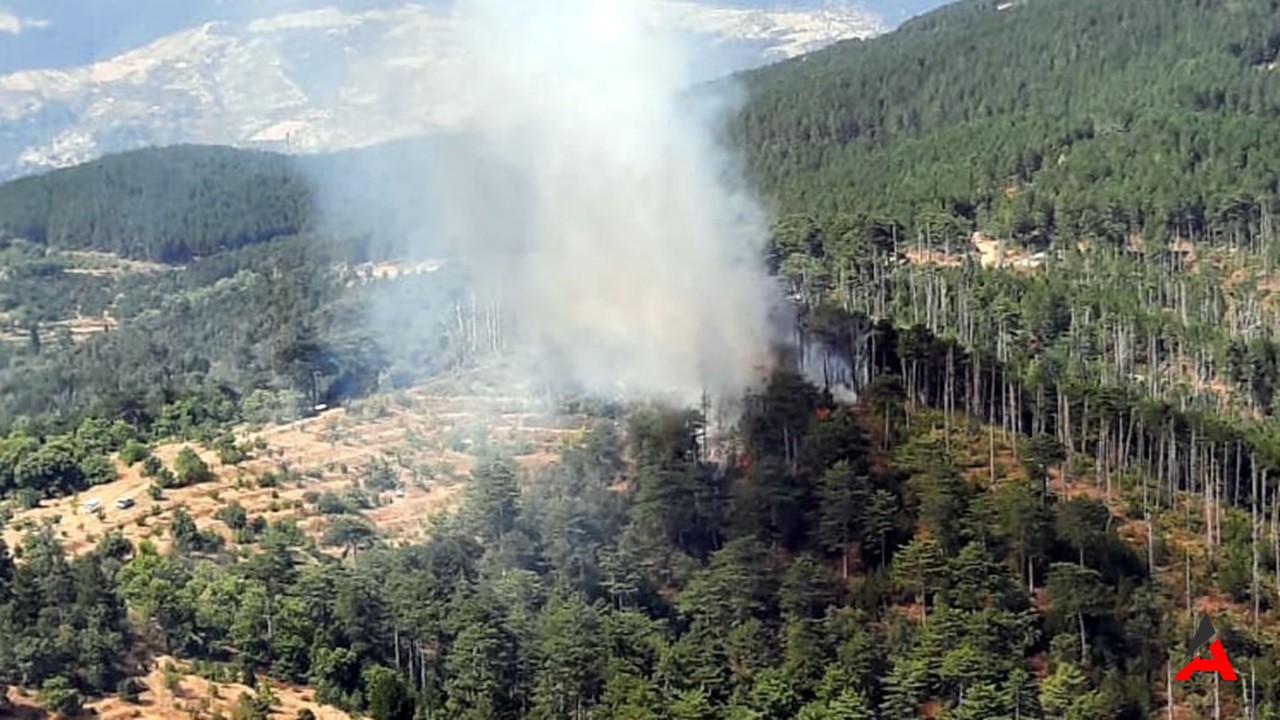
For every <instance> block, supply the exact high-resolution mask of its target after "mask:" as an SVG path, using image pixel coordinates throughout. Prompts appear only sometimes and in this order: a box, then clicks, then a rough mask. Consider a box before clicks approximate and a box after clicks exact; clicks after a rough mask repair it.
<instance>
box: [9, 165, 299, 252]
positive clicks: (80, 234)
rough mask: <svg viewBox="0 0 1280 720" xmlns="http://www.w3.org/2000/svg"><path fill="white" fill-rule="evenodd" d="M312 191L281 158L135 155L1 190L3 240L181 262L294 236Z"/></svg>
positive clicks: (18, 182) (293, 167) (295, 168)
mask: <svg viewBox="0 0 1280 720" xmlns="http://www.w3.org/2000/svg"><path fill="white" fill-rule="evenodd" d="M312 194H313V191H312V188H311V186H310V185H309V184H308V182H307V180H306V178H305V177H304V176H303V174H302V172H301V171H300V170H299V169H298V168H297V167H296V166H295V165H294V162H293V161H292V160H290V159H289V158H286V157H284V156H281V155H274V154H269V153H256V152H247V151H238V150H231V149H228V148H219V147H198V146H189V147H175V148H165V149H150V150H139V151H136V152H131V153H124V154H120V155H114V156H111V157H109V158H105V159H102V160H97V161H95V162H91V163H87V164H84V165H79V166H77V167H74V168H70V169H66V170H61V171H57V172H52V173H46V174H43V175H38V176H34V177H28V178H22V179H20V180H16V181H13V182H9V183H5V184H3V185H0V237H4V236H6V235H7V236H9V237H16V238H21V239H24V240H29V241H32V242H36V243H40V244H42V245H46V246H48V247H51V248H55V249H64V250H97V251H100V252H109V253H115V254H118V255H121V256H123V257H127V258H138V259H145V260H155V261H158V262H164V263H184V262H188V261H190V260H191V259H193V258H194V257H197V256H208V255H212V254H215V253H218V252H223V251H227V250H234V249H236V248H239V247H242V246H244V245H250V244H254V243H260V242H264V241H266V240H270V239H272V238H275V237H281V236H288V235H296V234H298V233H299V232H301V231H303V230H304V228H305V227H306V226H307V224H308V223H309V222H311V220H312V219H313V217H314V214H315V208H314V203H313V198H312Z"/></svg>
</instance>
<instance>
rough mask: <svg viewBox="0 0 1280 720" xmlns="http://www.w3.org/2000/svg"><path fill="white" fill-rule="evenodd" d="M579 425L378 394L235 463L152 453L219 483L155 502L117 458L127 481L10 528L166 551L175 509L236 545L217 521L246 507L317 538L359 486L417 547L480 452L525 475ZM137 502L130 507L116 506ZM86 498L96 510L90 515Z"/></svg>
mask: <svg viewBox="0 0 1280 720" xmlns="http://www.w3.org/2000/svg"><path fill="white" fill-rule="evenodd" d="M586 424H587V419H586V418H585V417H583V416H564V415H549V414H544V413H539V412H536V411H535V410H534V409H533V404H532V403H531V402H530V401H527V400H525V399H521V398H511V397H500V396H490V395H466V396H456V395H453V396H451V395H442V394H431V393H430V392H429V391H427V390H419V391H416V392H408V393H402V394H400V395H398V396H395V397H378V398H374V399H372V400H370V401H367V402H365V403H362V404H361V405H359V406H357V407H355V408H353V409H351V410H348V409H346V408H339V409H334V410H329V411H326V412H323V413H321V414H320V415H318V416H316V417H313V418H309V419H306V420H301V421H298V422H294V423H289V424H286V425H279V426H274V427H268V428H265V429H253V428H243V429H242V430H241V431H240V432H238V433H237V434H236V435H237V439H238V440H239V441H240V442H241V443H242V444H244V445H246V446H248V447H250V448H251V457H250V459H248V460H246V461H244V462H241V463H240V464H238V465H227V464H223V463H221V462H220V461H219V458H218V453H217V452H215V451H213V450H210V449H207V448H204V447H202V446H200V445H198V444H195V443H173V444H167V445H163V446H160V447H158V448H156V449H155V450H154V455H155V456H156V457H158V458H159V459H160V460H162V461H163V462H164V464H165V466H166V467H169V468H172V467H173V465H174V459H175V458H176V456H177V455H178V453H179V452H180V451H181V449H182V448H183V447H190V448H191V449H192V450H194V451H196V452H197V453H198V454H199V455H200V457H201V458H202V459H203V460H204V461H205V462H206V463H207V464H208V465H209V468H210V470H211V471H212V472H213V475H214V479H213V480H212V481H209V482H204V483H200V484H197V485H192V486H189V487H185V488H179V489H168V490H165V491H164V492H163V494H162V496H161V497H160V498H159V499H153V498H152V497H151V496H150V495H149V493H148V489H149V488H150V487H151V485H152V483H153V480H152V479H151V478H148V477H145V476H144V475H143V473H142V470H141V467H142V466H141V463H138V464H135V465H133V466H132V467H128V466H125V465H124V463H123V462H121V461H120V460H119V458H116V459H115V462H116V465H117V469H118V470H119V473H120V477H119V479H118V480H116V481H115V482H112V483H109V484H105V485H100V486H97V487H95V488H93V489H91V490H90V491H87V492H85V493H83V494H81V495H78V496H75V497H69V498H63V499H59V500H54V501H46V502H45V503H43V504H42V505H41V506H40V507H38V508H34V509H31V510H25V511H19V512H17V513H16V514H15V516H14V519H13V520H12V521H11V522H10V523H9V524H8V525H7V526H6V528H5V533H4V538H5V541H6V542H7V543H9V545H10V546H11V547H14V546H16V545H17V544H19V543H20V542H21V538H22V536H23V535H24V534H25V533H26V532H28V531H30V530H31V529H33V528H36V527H39V526H40V525H42V524H45V523H48V524H51V525H52V527H53V529H54V531H55V533H56V534H57V535H58V537H59V539H60V540H61V542H62V543H63V544H64V546H65V547H66V548H67V550H68V552H71V553H82V552H86V551H88V550H90V549H92V548H93V547H94V546H95V545H96V544H97V542H98V541H99V540H101V538H102V537H103V536H104V535H106V534H107V533H110V532H112V531H115V530H119V531H120V532H122V533H123V534H124V536H125V537H127V538H128V539H130V540H131V541H134V542H135V543H136V542H140V541H142V540H144V539H145V540H149V541H150V542H151V543H153V544H155V545H156V546H157V548H158V549H160V550H161V551H163V550H165V549H166V548H167V547H168V545H169V544H170V543H171V541H172V536H171V533H170V532H169V526H170V524H171V521H172V515H173V511H174V510H175V509H177V508H179V507H181V508H184V509H185V510H186V512H187V513H189V514H190V515H191V517H192V519H194V520H195V522H196V525H197V526H198V527H199V528H200V529H201V530H212V531H214V532H218V533H219V534H221V535H223V536H224V537H225V538H226V539H227V540H228V542H229V543H230V542H231V541H233V539H234V538H233V535H232V532H231V530H230V528H228V527H227V525H226V524H225V523H224V522H222V521H221V520H219V519H218V518H217V517H216V516H217V514H218V512H219V511H220V510H221V509H223V508H225V507H227V506H229V505H231V504H232V503H238V504H239V505H240V506H241V507H243V508H244V509H245V511H246V513H247V515H248V517H249V518H254V517H257V516H261V517H263V518H264V519H265V520H266V521H268V522H274V521H277V520H294V521H296V522H297V523H298V525H299V527H301V528H302V529H303V530H304V531H306V532H308V533H309V534H311V535H313V536H315V537H317V538H318V537H319V536H320V535H321V534H323V532H324V529H325V528H326V527H327V524H328V522H329V518H328V517H326V516H325V515H323V514H321V513H320V511H319V508H318V507H317V498H318V497H319V496H321V495H323V494H325V493H334V494H336V495H338V496H339V497H344V496H350V494H351V493H352V492H353V490H352V489H353V488H360V489H362V491H363V493H364V495H366V496H367V497H368V498H370V499H371V500H372V501H373V503H374V504H375V506H374V507H371V508H366V509H364V510H363V511H362V512H361V515H363V516H364V517H365V518H367V519H368V520H370V521H371V522H372V523H373V524H374V525H375V526H376V527H377V528H378V529H379V531H380V532H381V534H382V535H383V536H384V537H385V538H386V539H387V540H388V541H390V542H406V541H414V540H421V539H422V538H424V537H425V536H426V533H427V532H429V523H428V521H429V520H430V519H431V517H433V516H434V515H436V514H437V513H440V512H441V511H445V510H448V509H450V508H453V507H455V506H456V503H457V502H458V500H459V499H460V497H461V491H462V488H463V484H464V482H465V480H466V479H467V478H468V477H469V473H470V472H471V470H472V469H473V468H474V466H475V463H476V460H477V456H478V455H479V454H480V453H481V452H482V451H483V449H484V448H500V449H502V450H504V451H507V452H510V453H512V454H514V455H515V456H516V460H517V462H518V463H519V464H520V465H521V466H522V467H525V468H530V469H531V468H535V467H541V466H545V465H547V464H550V463H552V462H554V461H555V460H556V458H557V457H558V452H559V448H560V447H561V445H562V444H563V442H564V441H566V440H568V439H570V438H573V437H575V436H577V435H579V434H580V433H581V431H582V429H583V428H585V426H586ZM378 466H380V467H383V468H386V470H384V475H387V474H389V475H390V476H393V477H394V478H395V480H396V482H397V483H398V485H399V489H385V490H381V491H373V490H370V489H368V485H367V482H366V479H367V478H368V477H369V475H370V474H371V469H372V468H374V467H378ZM124 498H132V499H133V501H134V504H133V506H132V507H129V508H125V509H121V508H119V507H117V502H118V501H120V500H122V499H124ZM90 500H96V501H97V502H98V508H97V509H96V510H92V511H91V510H87V509H85V507H84V506H85V503H87V502H88V501H90Z"/></svg>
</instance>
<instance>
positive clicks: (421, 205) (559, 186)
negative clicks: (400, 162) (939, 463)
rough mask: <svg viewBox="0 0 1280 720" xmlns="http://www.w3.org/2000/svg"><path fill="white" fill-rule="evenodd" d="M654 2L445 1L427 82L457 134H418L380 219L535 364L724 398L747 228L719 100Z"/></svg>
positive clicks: (618, 385)
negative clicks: (460, 271)
mask: <svg viewBox="0 0 1280 720" xmlns="http://www.w3.org/2000/svg"><path fill="white" fill-rule="evenodd" d="M658 10H659V7H658V6H657V5H656V4H655V3H654V2H651V1H649V0H608V1H601V0H457V2H456V4H455V5H454V8H453V14H452V17H451V24H452V26H453V27H452V30H453V36H454V38H455V41H456V42H457V43H458V48H457V52H456V55H455V58H456V61H455V62H453V63H451V65H450V66H449V68H448V69H447V72H446V75H447V80H448V81H449V83H450V90H449V92H448V95H449V97H451V98H453V100H454V102H456V104H457V106H458V107H459V108H462V111H461V113H462V115H463V116H465V117H466V118H467V120H466V121H465V122H464V123H463V127H464V129H465V136H464V137H459V138H454V139H452V140H448V141H446V140H441V139H438V140H436V141H434V142H433V143H432V146H433V147H434V148H435V149H434V150H433V151H431V152H430V153H428V155H429V159H427V160H426V161H425V163H424V166H423V167H421V168H419V169H418V172H417V173H415V174H410V175H409V176H408V177H405V178H404V183H403V184H402V185H401V186H400V187H398V188H396V189H395V190H396V191H395V193H394V194H387V196H386V197H382V198H381V199H380V202H381V203H382V204H383V206H384V207H383V208H382V209H381V210H380V211H379V215H380V222H381V223H382V224H383V225H386V224H387V223H388V222H390V223H392V224H394V225H396V226H397V227H402V228H406V229H407V228H413V229H412V230H411V231H410V232H413V233H416V234H417V235H416V236H418V237H421V236H432V237H431V242H433V243H439V242H443V243H444V244H445V245H446V246H447V247H448V248H449V249H450V250H451V251H452V253H453V254H454V255H455V256H458V257H461V258H462V259H463V260H464V262H465V264H466V266H467V267H468V268H469V269H470V270H471V272H472V274H473V276H474V279H475V281H476V282H477V284H478V286H479V288H480V291H481V292H483V293H485V294H488V295H495V294H496V295H500V296H501V298H502V301H503V302H502V304H503V306H504V307H505V308H507V309H509V311H510V312H514V314H515V317H514V318H510V317H509V318H508V320H509V322H508V323H507V325H508V326H509V327H514V328H516V329H517V330H518V334H519V336H520V337H519V338H518V340H519V344H520V345H521V346H522V347H523V348H524V349H525V356H526V357H532V358H536V359H537V363H538V364H539V365H540V367H539V368H538V370H539V371H540V372H542V373H548V372H549V373H553V374H555V376H556V377H557V378H559V379H560V380H562V381H569V382H570V384H572V385H576V386H578V387H579V388H581V389H585V390H589V391H596V392H603V393H607V394H609V395H614V396H616V395H619V394H621V395H623V396H625V397H628V398H630V399H646V400H649V399H669V400H673V401H676V402H679V403H682V404H686V403H694V402H696V401H697V400H698V399H699V398H700V397H701V396H702V394H703V392H704V391H705V392H708V393H710V394H711V395H713V396H716V397H721V398H726V399H727V398H731V397H735V396H737V395H740V394H741V392H742V391H744V390H746V389H747V388H748V387H750V385H751V384H752V383H753V381H754V380H755V379H756V378H757V377H758V376H759V375H760V373H761V370H762V366H763V365H764V364H765V363H767V362H768V358H769V356H770V340H771V338H772V337H774V335H775V333H774V331H773V328H772V320H771V310H772V309H773V308H774V307H776V305H775V303H774V298H775V294H776V293H775V291H774V284H773V283H772V282H771V281H770V280H769V279H768V277H767V274H766V272H765V270H764V267H763V263H762V261H761V251H762V244H763V241H764V239H765V232H766V221H765V217H764V215H763V213H762V211H761V209H760V207H759V206H758V204H757V203H756V202H755V201H754V199H753V198H752V196H751V194H750V193H749V192H748V191H747V190H746V189H745V187H744V186H743V185H742V184H741V183H740V182H739V179H738V178H739V175H738V173H736V172H735V170H736V168H735V164H734V161H733V158H732V156H731V154H730V153H728V152H727V151H726V150H725V149H724V148H723V147H722V146H721V145H720V143H719V142H718V135H719V132H718V130H719V127H720V123H721V121H723V120H724V119H725V118H726V116H727V114H728V113H729V112H731V111H732V110H733V109H734V101H735V100H736V98H734V97H731V96H730V94H729V93H727V92H725V91H723V90H718V91H716V92H715V93H712V92H710V91H704V88H705V86H703V87H699V88H698V89H697V90H696V91H694V90H693V88H692V87H691V85H692V83H693V82H695V81H696V70H695V66H694V63H695V62H696V58H694V57H691V56H690V54H689V53H688V52H687V48H686V46H685V42H686V40H685V39H684V38H682V36H680V35H679V34H678V33H677V32H675V31H674V30H672V29H670V26H669V24H666V25H665V26H664V24H660V23H659V22H658V17H657V11H658ZM393 174H399V173H393ZM389 197H394V198H396V199H397V200H396V201H395V202H393V203H392V204H394V205H395V207H386V205H387V204H388V203H389V202H391V201H389V200H388V198H389ZM409 197H412V200H410V201H408V202H407V203H406V202H404V199H405V198H409ZM406 205H407V206H406ZM404 310H405V311H409V310H410V309H408V308H405V309H404ZM508 344H509V345H510V344H514V343H508Z"/></svg>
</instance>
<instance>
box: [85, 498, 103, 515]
mask: <svg viewBox="0 0 1280 720" xmlns="http://www.w3.org/2000/svg"><path fill="white" fill-rule="evenodd" d="M100 507H102V501H101V500H99V499H97V498H93V499H92V500H85V501H84V504H83V505H81V506H80V509H81V510H83V511H84V512H87V513H91V512H93V511H94V510H97V509H98V508H100Z"/></svg>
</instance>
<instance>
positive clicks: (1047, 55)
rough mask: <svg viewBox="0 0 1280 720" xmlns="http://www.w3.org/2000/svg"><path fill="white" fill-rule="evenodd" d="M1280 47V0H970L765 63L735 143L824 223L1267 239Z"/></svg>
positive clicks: (781, 190)
mask: <svg viewBox="0 0 1280 720" xmlns="http://www.w3.org/2000/svg"><path fill="white" fill-rule="evenodd" d="M997 8H1003V9H997ZM1278 54H1280V10H1278V9H1277V8H1276V6H1275V4H1274V3H1272V2H1267V1H1259V2H1233V1H1231V0H1211V1H1206V2H1187V1H1185V0H1135V1H1134V2H1123V3H1116V2H1108V0H1081V1H1080V2H1061V1H1060V0H1024V1H1022V2H1014V3H1002V2H998V1H997V0H977V1H973V2H961V3H957V4H955V5H952V6H949V7H946V8H944V9H942V10H939V11H937V12H934V13H930V14H928V15H926V16H924V17H921V18H917V19H916V20H913V21H911V22H909V23H907V24H905V25H904V26H903V27H902V28H901V29H900V30H899V31H897V32H894V33H892V34H890V35H888V36H886V37H883V38H877V39H875V40H872V41H863V42H856V41H855V42H849V43H844V44H839V45H836V46H833V47H831V48H828V49H826V50H823V51H821V52H817V53H814V54H812V55H808V56H805V57H803V58H800V59H799V60H797V61H795V62H791V63H784V64H782V65H777V66H773V67H769V68H765V69H763V70H759V71H756V72H754V73H751V74H748V75H747V76H745V78H743V83H744V84H745V86H746V87H747V89H748V91H749V92H750V96H751V102H750V103H749V104H748V106H747V108H746V109H745V111H744V112H743V113H742V115H741V117H740V119H739V120H738V121H737V122H736V123H735V126H734V128H733V135H734V137H736V138H737V139H738V140H739V142H740V144H741V145H742V147H743V148H744V149H745V150H746V152H747V155H748V159H749V163H748V164H749V167H750V168H751V172H752V176H753V178H754V179H755V180H756V181H757V183H758V184H759V185H760V186H761V187H762V188H764V189H765V191H766V194H767V195H769V196H770V197H774V198H776V199H777V201H778V206H779V208H780V210H782V211H784V212H790V211H804V212H806V213H810V214H812V215H814V216H816V217H818V218H819V219H821V220H822V221H823V222H826V221H828V220H832V219H834V218H835V217H836V216H838V215H840V214H866V215H870V216H872V217H874V218H875V219H876V220H878V221H880V222H882V223H886V224H890V225H895V226H898V227H900V228H902V229H904V230H906V231H910V232H915V231H919V232H921V233H924V234H926V235H928V236H929V237H930V239H931V241H933V242H937V243H942V242H944V241H945V240H946V239H947V238H948V236H957V235H960V234H965V233H966V232H967V231H971V230H982V231H986V232H990V233H993V234H998V235H1000V236H1002V237H1006V238H1010V239H1018V240H1024V241H1029V242H1047V241H1048V240H1050V239H1054V238H1066V239H1068V240H1070V241H1074V240H1075V239H1078V238H1081V237H1087V238H1097V239H1106V240H1109V241H1112V242H1123V241H1124V240H1126V239H1127V238H1128V237H1129V236H1130V235H1131V234H1134V233H1141V234H1143V235H1144V236H1145V237H1147V238H1148V239H1152V240H1163V239H1168V238H1170V237H1174V236H1177V237H1195V238H1199V237H1204V236H1211V235H1215V234H1223V233H1231V232H1249V231H1251V230H1255V229H1256V227H1257V221H1258V217H1259V215H1260V211H1261V210H1263V209H1266V210H1269V211H1270V212H1273V213H1274V212H1275V211H1276V209H1277V204H1276V197H1277V182H1278V177H1280V176H1278V175H1277V170H1276V168H1275V165H1274V158H1275V157H1277V155H1278V154H1280V123H1277V122H1276V120H1277V118H1278V117H1280V69H1278V67H1277V56H1278Z"/></svg>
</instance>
